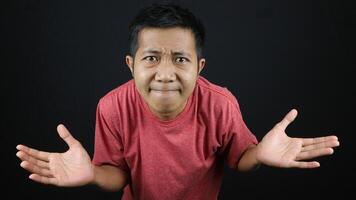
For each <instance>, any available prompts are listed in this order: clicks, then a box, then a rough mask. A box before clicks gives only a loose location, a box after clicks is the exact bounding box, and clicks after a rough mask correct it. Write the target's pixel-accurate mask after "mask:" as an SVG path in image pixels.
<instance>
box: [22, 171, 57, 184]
mask: <svg viewBox="0 0 356 200" xmlns="http://www.w3.org/2000/svg"><path fill="white" fill-rule="evenodd" d="M29 178H30V179H31V180H34V181H36V182H39V183H43V184H52V185H58V180H57V179H56V178H49V177H45V176H41V175H39V174H31V175H30V176H29Z"/></svg>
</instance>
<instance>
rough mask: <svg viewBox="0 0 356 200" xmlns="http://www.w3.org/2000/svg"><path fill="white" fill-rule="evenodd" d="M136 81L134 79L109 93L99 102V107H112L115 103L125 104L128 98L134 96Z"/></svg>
mask: <svg viewBox="0 0 356 200" xmlns="http://www.w3.org/2000/svg"><path fill="white" fill-rule="evenodd" d="M134 84H135V83H134V81H133V79H131V80H129V81H127V82H125V83H123V84H121V85H119V86H117V87H116V88H114V89H112V90H110V91H109V92H107V93H106V94H105V95H104V96H102V97H101V98H100V100H99V106H105V105H106V106H112V105H113V104H114V103H118V102H120V103H123V102H125V101H126V99H127V97H128V96H134V87H135V86H134Z"/></svg>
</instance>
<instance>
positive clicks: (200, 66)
mask: <svg viewBox="0 0 356 200" xmlns="http://www.w3.org/2000/svg"><path fill="white" fill-rule="evenodd" d="M204 66H205V58H201V59H200V60H199V63H198V75H199V74H200V72H201V70H203V68H204Z"/></svg>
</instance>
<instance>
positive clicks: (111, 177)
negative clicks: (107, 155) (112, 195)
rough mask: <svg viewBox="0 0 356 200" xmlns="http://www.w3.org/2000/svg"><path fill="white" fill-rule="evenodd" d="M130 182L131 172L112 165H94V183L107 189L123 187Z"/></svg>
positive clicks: (114, 189)
mask: <svg viewBox="0 0 356 200" xmlns="http://www.w3.org/2000/svg"><path fill="white" fill-rule="evenodd" d="M128 182H129V174H128V173H127V172H125V171H123V170H121V169H119V168H117V167H115V166H112V165H102V166H94V179H93V181H92V184H95V185H97V186H99V187H100V188H102V189H104V190H107V191H118V190H121V189H123V188H124V187H125V186H126V185H127V184H128Z"/></svg>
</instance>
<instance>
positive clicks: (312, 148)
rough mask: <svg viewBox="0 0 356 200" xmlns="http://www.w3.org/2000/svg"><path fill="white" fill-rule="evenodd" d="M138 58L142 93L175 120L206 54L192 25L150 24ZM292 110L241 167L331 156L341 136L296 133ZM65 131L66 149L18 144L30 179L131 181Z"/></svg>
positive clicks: (116, 186)
mask: <svg viewBox="0 0 356 200" xmlns="http://www.w3.org/2000/svg"><path fill="white" fill-rule="evenodd" d="M138 46H139V47H138V50H137V52H136V54H135V57H131V56H126V62H127V65H128V67H129V68H130V70H131V73H132V75H133V77H134V80H135V83H136V86H137V89H138V92H139V93H140V95H142V97H143V98H144V100H145V101H146V102H147V104H148V105H149V108H150V110H151V111H152V113H153V114H154V115H155V116H156V117H157V118H158V119H160V120H171V119H174V118H175V117H177V115H179V113H181V112H182V110H183V109H184V106H185V105H186V102H187V99H188V97H189V96H190V95H191V94H192V92H193V90H194V87H195V84H196V80H197V78H198V75H199V73H200V72H201V70H202V69H203V67H204V64H205V59H199V60H198V58H197V55H196V51H195V41H194V37H193V34H192V32H191V31H190V30H187V29H182V28H168V29H159V28H145V29H143V30H142V31H141V32H140V34H139V45H138ZM296 116H297V111H296V110H295V109H293V110H291V111H290V112H289V113H288V114H287V115H286V116H285V117H284V118H283V119H282V120H281V121H280V122H279V123H277V124H276V125H275V126H274V127H273V128H272V129H271V130H270V131H269V132H268V133H267V134H266V135H265V136H264V137H263V139H262V140H261V142H260V143H259V144H258V145H257V146H250V147H249V148H248V149H247V150H246V151H245V152H244V153H243V155H242V156H241V158H240V161H239V162H238V164H237V166H236V169H237V170H239V171H250V170H253V169H256V168H257V167H258V166H259V165H261V164H264V165H268V166H272V167H282V168H291V167H295V168H316V167H319V166H320V164H319V162H316V161H313V160H311V159H314V158H317V157H319V156H324V155H330V154H332V153H333V148H334V147H337V146H339V141H338V138H337V137H336V136H325V137H319V138H291V137H289V136H288V135H287V134H286V132H285V129H286V128H287V126H288V125H289V124H290V123H291V122H292V121H293V120H294V119H295V118H296ZM57 131H58V134H59V136H60V137H61V138H62V139H63V140H64V141H65V142H66V143H67V144H68V147H69V149H68V150H67V151H66V152H64V153H56V152H45V151H39V150H36V149H33V148H30V147H27V146H25V145H17V147H16V148H17V150H18V152H17V153H16V155H17V156H18V157H19V158H20V159H21V161H22V162H21V164H20V166H21V167H23V168H24V169H26V170H28V171H29V172H30V173H31V175H30V176H29V178H30V179H32V180H34V181H37V182H40V183H43V184H52V185H57V186H63V187H73V186H81V185H86V184H95V185H98V186H99V187H101V188H103V189H106V190H109V191H116V190H120V189H122V188H123V187H124V186H125V185H126V184H127V183H128V182H129V174H128V173H127V172H125V171H122V170H120V169H119V168H117V167H114V166H110V165H103V166H95V165H93V164H92V163H91V159H90V156H89V155H88V153H87V151H86V150H85V149H84V148H83V146H82V145H81V144H80V142H79V141H77V140H76V139H75V138H73V136H72V135H71V133H70V132H69V131H68V130H67V129H66V128H65V127H64V126H63V125H59V126H58V127H57Z"/></svg>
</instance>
